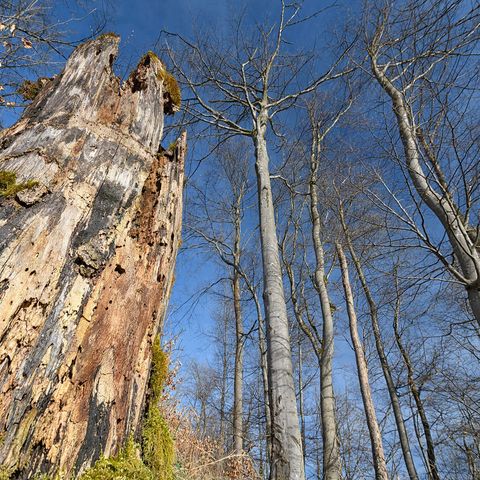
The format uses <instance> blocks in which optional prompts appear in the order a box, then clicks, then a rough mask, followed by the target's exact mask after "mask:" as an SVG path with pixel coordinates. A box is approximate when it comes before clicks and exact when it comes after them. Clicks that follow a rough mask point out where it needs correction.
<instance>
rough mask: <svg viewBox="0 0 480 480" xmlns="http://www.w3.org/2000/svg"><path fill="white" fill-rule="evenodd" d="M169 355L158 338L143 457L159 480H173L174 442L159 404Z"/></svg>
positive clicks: (153, 347) (145, 423)
mask: <svg viewBox="0 0 480 480" xmlns="http://www.w3.org/2000/svg"><path fill="white" fill-rule="evenodd" d="M168 363H169V359H168V355H167V354H166V353H165V352H164V351H163V350H162V347H161V345H160V338H159V336H158V335H157V336H156V337H155V339H154V341H153V346H152V367H151V372H150V382H149V387H150V399H149V405H148V409H147V415H146V418H145V422H144V424H143V431H142V454H143V460H144V462H145V464H146V465H147V466H148V467H150V469H151V470H152V472H153V473H154V474H155V477H156V478H158V479H159V480H173V465H174V462H175V448H174V441H173V438H172V435H171V433H170V430H169V428H168V425H167V422H166V421H165V419H164V418H163V416H162V413H161V411H160V408H159V407H158V403H159V401H160V400H161V398H162V394H163V389H164V388H165V382H166V380H167V378H168Z"/></svg>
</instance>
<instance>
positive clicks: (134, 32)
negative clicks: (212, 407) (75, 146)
mask: <svg viewBox="0 0 480 480" xmlns="http://www.w3.org/2000/svg"><path fill="white" fill-rule="evenodd" d="M332 4H333V2H330V3H326V2H319V1H318V0H306V1H305V2H304V9H303V14H304V15H308V14H310V13H312V12H313V11H315V10H317V9H318V8H325V6H327V5H332ZM359 4H360V2H359V1H357V0H354V1H353V2H347V1H345V0H341V1H340V2H337V3H336V6H335V7H332V8H329V9H327V11H326V12H325V13H324V14H322V15H321V16H320V17H319V18H317V19H314V20H313V21H312V22H310V23H308V24H307V25H305V26H301V27H299V28H298V29H297V35H298V37H295V39H294V40H295V43H296V44H297V45H296V47H298V48H302V46H307V47H308V48H312V46H313V45H316V46H317V47H318V48H319V49H322V48H324V47H325V44H327V43H330V42H332V36H331V33H332V32H334V31H335V30H336V29H339V30H341V28H343V21H344V17H345V15H348V14H351V12H350V10H351V9H352V7H355V6H358V5H359ZM54 5H55V2H54ZM56 5H61V6H59V7H57V10H56V12H57V16H58V18H59V20H61V19H62V17H63V18H65V19H66V18H72V17H75V18H76V19H77V20H75V21H73V22H71V23H69V24H68V26H67V28H68V29H69V34H68V35H69V37H70V38H72V39H74V40H76V39H81V38H83V37H85V36H87V35H88V34H89V33H90V30H91V28H92V25H93V23H94V19H95V15H96V13H95V10H97V12H102V11H105V12H106V19H107V24H106V26H105V31H113V32H116V33H118V34H119V35H120V36H121V39H122V40H121V44H120V54H119V58H118V59H117V62H116V71H117V73H118V74H119V75H121V76H126V75H127V74H128V72H129V71H130V70H131V69H132V68H133V67H134V65H135V64H136V63H137V61H138V59H139V58H140V57H141V56H142V55H143V54H144V53H145V51H147V50H150V49H155V46H156V45H157V44H158V41H159V33H160V31H162V30H168V31H171V32H178V33H181V34H182V35H183V36H186V37H189V36H190V35H191V34H192V33H193V32H194V30H197V29H200V30H203V29H208V30H212V31H215V32H216V33H217V34H219V35H221V34H222V33H226V32H227V31H228V29H229V28H230V24H231V23H230V22H231V21H232V18H233V17H235V16H236V15H238V14H240V13H244V15H245V17H246V18H247V19H248V21H249V22H251V23H252V24H255V23H260V24H262V23H267V24H271V23H272V22H273V21H275V20H276V19H277V18H278V12H279V6H280V1H279V0H164V1H160V0H156V1H153V0H136V1H131V0H129V1H127V0H87V1H85V2H84V10H83V12H79V11H78V9H77V7H76V6H75V5H76V3H75V2H73V0H66V1H65V2H63V3H62V2H58V3H56ZM92 12H93V13H92ZM337 20H338V21H337ZM340 20H341V21H340ZM325 31H328V32H330V33H329V34H325V33H324V32H325ZM62 62H63V60H62V59H60V60H59V63H58V70H60V69H61V66H62ZM53 73H56V72H55V71H52V72H51V74H53ZM19 113H20V112H18V111H17V112H15V111H11V112H10V113H9V114H8V115H7V116H5V114H4V118H3V119H2V121H3V122H4V124H9V123H12V122H13V121H14V120H15V119H16V117H17V116H18V114H19ZM188 161H195V159H194V158H191V157H190V158H189V159H188ZM187 170H188V168H187ZM198 174H199V175H201V174H202V172H201V170H200V171H199V172H198ZM217 268H218V267H217V266H216V265H215V264H214V263H213V262H208V261H207V262H206V261H205V258H203V257H198V254H197V253H196V254H189V253H188V252H182V253H181V254H180V255H179V257H178V262H177V273H176V278H177V281H176V284H175V287H174V290H173V295H172V298H171V302H170V312H171V314H170V315H169V318H168V321H167V334H170V335H172V334H175V333H178V332H180V331H183V332H184V333H183V334H182V335H181V346H182V348H183V349H184V351H183V353H182V357H183V363H185V362H186V361H187V359H188V358H192V357H193V358H199V359H207V358H208V357H209V354H210V342H211V341H210V340H209V338H208V337H207V336H205V335H204V332H205V331H208V330H209V327H210V326H211V317H212V314H213V311H214V310H215V308H216V304H215V302H214V301H213V299H212V298H209V297H208V296H204V297H202V298H200V299H199V301H198V303H196V302H195V303H192V302H191V301H190V299H191V298H192V297H195V298H197V296H196V294H197V293H198V291H199V290H201V289H202V288H203V287H205V285H208V284H209V283H210V282H212V281H214V280H215V279H216V278H217V277H218V270H217Z"/></svg>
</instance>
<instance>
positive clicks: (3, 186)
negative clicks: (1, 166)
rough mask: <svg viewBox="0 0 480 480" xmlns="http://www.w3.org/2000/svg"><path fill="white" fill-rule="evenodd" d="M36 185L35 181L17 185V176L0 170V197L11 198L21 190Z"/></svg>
mask: <svg viewBox="0 0 480 480" xmlns="http://www.w3.org/2000/svg"><path fill="white" fill-rule="evenodd" d="M36 185H38V182H37V181H36V180H28V181H26V182H23V183H17V174H16V173H15V172H10V171H8V170H0V197H11V196H12V195H15V194H16V193H18V192H21V191H22V190H25V189H27V188H33V187H35V186H36Z"/></svg>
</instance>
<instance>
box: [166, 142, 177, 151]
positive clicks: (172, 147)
mask: <svg viewBox="0 0 480 480" xmlns="http://www.w3.org/2000/svg"><path fill="white" fill-rule="evenodd" d="M177 145H178V142H177V140H175V141H174V142H172V143H171V144H170V145H169V146H168V148H167V150H169V151H170V152H173V151H174V150H175V149H176V148H177Z"/></svg>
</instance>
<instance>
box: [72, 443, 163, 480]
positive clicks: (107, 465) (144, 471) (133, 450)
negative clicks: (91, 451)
mask: <svg viewBox="0 0 480 480" xmlns="http://www.w3.org/2000/svg"><path fill="white" fill-rule="evenodd" d="M137 452H138V451H137V445H136V444H135V442H134V441H133V439H132V438H131V437H130V438H129V439H128V441H127V443H126V444H125V446H124V447H123V448H122V449H121V450H120V452H119V453H118V455H116V456H114V457H110V458H100V460H98V461H97V462H96V463H95V465H94V466H93V467H92V468H90V469H89V470H87V471H86V472H85V473H84V474H83V475H82V476H81V477H80V480H129V479H133V480H154V479H155V476H154V474H153V472H152V471H151V470H150V469H149V468H148V467H147V466H146V465H145V464H144V463H143V461H142V459H141V458H140V457H139V455H138V453H137Z"/></svg>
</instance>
